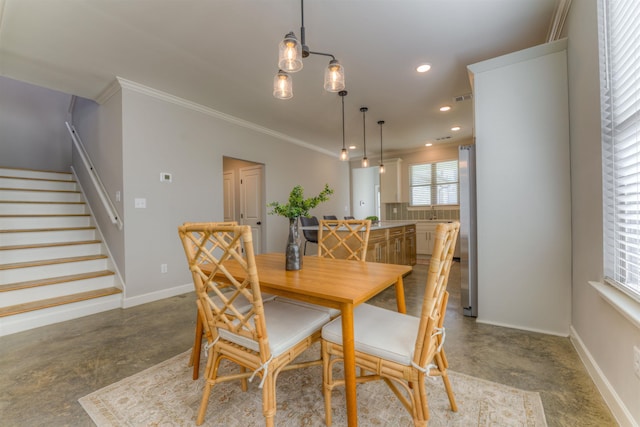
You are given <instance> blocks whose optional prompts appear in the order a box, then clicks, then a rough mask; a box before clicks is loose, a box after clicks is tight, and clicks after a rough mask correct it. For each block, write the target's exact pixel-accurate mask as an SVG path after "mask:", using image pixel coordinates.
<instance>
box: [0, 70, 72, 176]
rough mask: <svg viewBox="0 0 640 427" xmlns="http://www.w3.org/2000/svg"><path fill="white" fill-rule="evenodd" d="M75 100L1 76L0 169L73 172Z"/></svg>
mask: <svg viewBox="0 0 640 427" xmlns="http://www.w3.org/2000/svg"><path fill="white" fill-rule="evenodd" d="M70 101H71V96H70V95H67V94H64V93H61V92H57V91H54V90H50V89H45V88H42V87H39V86H33V85H30V84H28V83H23V82H19V81H17V80H12V79H9V78H6V77H1V76H0V129H2V132H0V166H5V167H13V168H24V169H43V170H52V171H60V172H69V166H70V165H71V138H70V137H69V133H68V132H67V128H66V126H65V124H64V122H65V120H67V110H68V107H69V103H70Z"/></svg>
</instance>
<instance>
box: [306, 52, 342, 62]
mask: <svg viewBox="0 0 640 427" xmlns="http://www.w3.org/2000/svg"><path fill="white" fill-rule="evenodd" d="M309 53H310V54H312V55H322V56H330V57H331V59H333V60H335V59H336V57H335V56H333V55H332V54H330V53H324V52H311V51H309Z"/></svg>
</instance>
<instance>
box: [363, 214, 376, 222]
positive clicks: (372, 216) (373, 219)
mask: <svg viewBox="0 0 640 427" xmlns="http://www.w3.org/2000/svg"><path fill="white" fill-rule="evenodd" d="M365 219H368V220H371V221H378V217H377V216H375V215H371V216H368V217H366V218H365Z"/></svg>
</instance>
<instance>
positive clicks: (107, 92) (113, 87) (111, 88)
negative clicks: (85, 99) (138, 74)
mask: <svg viewBox="0 0 640 427" xmlns="http://www.w3.org/2000/svg"><path fill="white" fill-rule="evenodd" d="M120 90H121V87H120V83H119V82H118V79H117V78H116V79H115V80H114V81H112V82H111V83H109V84H108V85H107V87H105V88H104V89H103V90H102V92H100V93H99V94H98V96H97V97H96V99H95V101H96V102H97V103H98V104H100V105H102V104H104V103H105V102H107V101H108V100H109V99H110V98H111V97H112V96H113V95H115V94H116V93H118V92H120Z"/></svg>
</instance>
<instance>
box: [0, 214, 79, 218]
mask: <svg viewBox="0 0 640 427" xmlns="http://www.w3.org/2000/svg"><path fill="white" fill-rule="evenodd" d="M64 216H91V215H90V214H88V213H73V214H65V213H61V214H8V215H0V218H52V217H53V218H59V217H64Z"/></svg>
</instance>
